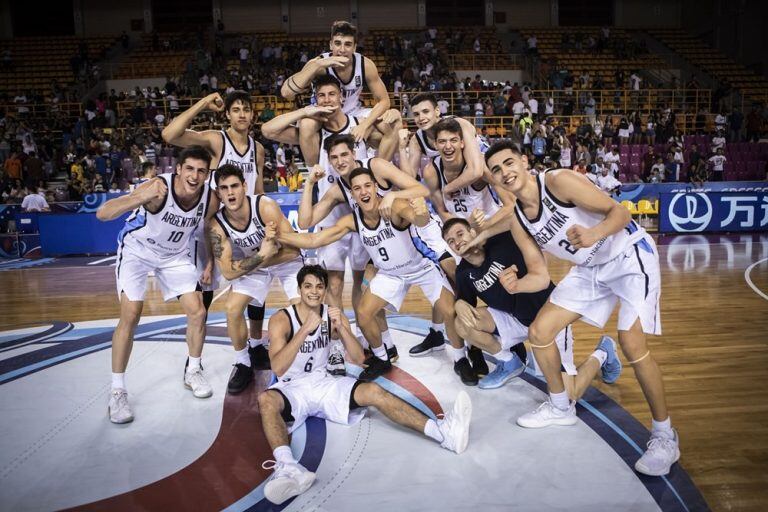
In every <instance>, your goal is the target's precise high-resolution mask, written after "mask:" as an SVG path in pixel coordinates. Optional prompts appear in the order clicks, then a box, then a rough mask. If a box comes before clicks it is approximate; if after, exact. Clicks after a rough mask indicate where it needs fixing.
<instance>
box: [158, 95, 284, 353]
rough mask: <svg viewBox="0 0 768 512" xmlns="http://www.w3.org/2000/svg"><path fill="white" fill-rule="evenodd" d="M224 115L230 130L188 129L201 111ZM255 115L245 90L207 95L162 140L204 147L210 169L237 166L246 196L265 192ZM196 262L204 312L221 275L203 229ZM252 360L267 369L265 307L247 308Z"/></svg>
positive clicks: (198, 235) (213, 185)
mask: <svg viewBox="0 0 768 512" xmlns="http://www.w3.org/2000/svg"><path fill="white" fill-rule="evenodd" d="M206 110H208V111H211V112H221V111H222V110H223V111H224V112H225V115H226V117H227V122H228V123H229V127H228V128H227V129H225V130H204V131H200V132H197V131H194V130H190V129H189V127H190V126H191V125H192V123H193V122H194V120H195V117H197V116H198V115H199V114H201V113H202V112H205V111H206ZM253 119H254V113H253V105H252V104H251V96H250V94H248V93H247V92H246V91H233V92H231V93H229V94H227V97H226V99H224V100H222V98H221V95H220V94H219V93H217V92H216V93H213V94H209V95H208V96H206V97H205V98H202V99H201V100H200V101H198V102H197V103H195V104H194V105H193V106H192V107H191V108H190V109H188V110H186V111H185V112H182V113H181V114H179V115H178V116H177V117H175V118H174V119H173V120H172V121H171V122H170V123H169V124H168V126H166V127H165V128H164V129H163V140H165V141H166V142H167V143H169V144H174V145H176V146H181V147H187V146H189V145H191V144H198V145H200V146H203V147H204V148H207V149H208V150H209V151H210V152H211V153H212V154H213V155H214V157H213V160H212V165H211V169H214V170H215V169H216V168H218V167H220V166H222V165H225V164H231V165H234V166H236V167H239V168H240V169H241V170H242V171H243V177H244V178H245V182H246V186H247V190H246V193H247V194H248V195H252V194H263V193H264V146H262V145H261V144H260V143H259V142H257V141H255V140H253V137H251V136H250V130H251V127H252V125H253ZM210 186H211V188H213V189H214V190H215V189H216V180H215V172H212V173H211V180H210ZM195 238H196V246H195V255H196V259H195V262H196V264H197V267H198V271H199V272H200V274H201V281H202V285H203V299H204V301H205V307H206V310H207V309H208V307H210V305H211V302H212V301H213V292H214V291H215V290H216V289H217V288H218V287H219V285H221V284H222V283H221V280H220V276H219V275H218V274H217V272H216V269H215V267H214V265H213V258H211V257H209V251H208V250H209V247H208V244H207V241H206V239H205V233H204V229H203V226H200V228H199V230H198V232H197V233H196V234H195ZM248 319H249V320H250V338H249V340H248V344H249V347H250V348H251V357H252V360H253V363H254V365H255V367H258V368H269V359H268V356H267V350H266V348H264V343H265V340H264V339H263V335H262V324H263V321H264V306H263V305H262V306H257V305H255V304H254V305H249V306H248Z"/></svg>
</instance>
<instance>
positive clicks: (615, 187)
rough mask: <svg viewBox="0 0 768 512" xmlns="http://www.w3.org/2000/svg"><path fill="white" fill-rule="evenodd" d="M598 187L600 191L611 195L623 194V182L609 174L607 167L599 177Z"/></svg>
mask: <svg viewBox="0 0 768 512" xmlns="http://www.w3.org/2000/svg"><path fill="white" fill-rule="evenodd" d="M597 186H598V188H599V189H600V190H602V191H603V192H605V193H606V194H609V195H612V194H618V193H619V192H621V182H620V181H619V180H617V179H616V178H615V177H614V176H613V175H612V174H611V173H610V172H609V170H608V168H607V167H604V168H603V170H602V171H601V173H600V174H599V175H598V176H597Z"/></svg>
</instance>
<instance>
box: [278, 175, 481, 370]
mask: <svg viewBox="0 0 768 512" xmlns="http://www.w3.org/2000/svg"><path fill="white" fill-rule="evenodd" d="M349 184H350V186H351V189H352V196H353V198H354V200H355V202H356V203H357V205H358V208H355V209H354V210H353V213H352V214H351V215H347V216H345V217H342V218H341V219H340V220H339V221H337V222H336V223H335V224H334V225H333V226H330V227H328V228H326V229H323V230H322V231H320V232H317V233H306V234H303V233H294V232H285V231H282V230H280V231H279V232H278V240H279V241H280V242H281V243H287V244H290V245H293V246H295V247H299V248H302V249H313V248H317V247H322V246H324V245H328V244H331V243H333V242H335V241H337V240H340V239H341V238H342V237H344V236H346V235H347V234H349V233H356V234H357V236H358V237H359V238H360V240H361V241H362V244H363V247H364V248H365V250H366V252H367V254H368V256H369V258H370V259H371V260H372V261H373V265H374V266H375V267H376V269H378V272H377V273H376V276H375V277H374V278H373V279H372V280H371V282H370V285H369V286H368V288H367V289H366V290H365V292H363V296H362V298H361V299H360V304H359V306H358V318H359V319H360V327H361V328H362V330H363V334H364V335H365V338H366V339H367V340H368V342H369V343H370V345H371V349H372V350H373V356H372V357H370V358H368V359H367V360H366V368H365V370H363V372H362V373H361V374H360V379H361V380H366V381H370V380H373V379H375V378H376V377H379V376H380V375H383V374H384V373H386V372H388V371H389V370H390V369H391V368H392V364H391V362H390V360H389V357H388V355H387V351H386V350H385V348H384V347H383V346H382V342H381V332H380V331H379V329H378V325H377V323H376V314H377V313H378V312H379V311H380V310H382V309H384V308H387V309H390V310H393V311H399V310H400V307H401V306H402V303H403V300H404V299H405V295H406V293H407V292H408V290H409V289H410V287H411V286H414V285H416V286H419V287H420V288H421V290H422V292H423V293H424V295H425V296H426V298H427V299H428V300H429V302H430V304H432V306H433V307H436V308H437V309H438V310H439V311H440V313H441V314H442V315H443V318H445V324H446V330H447V331H448V339H449V340H450V342H451V347H450V348H449V350H450V352H451V356H452V359H453V361H454V371H455V372H456V373H457V374H458V375H459V376H460V378H461V380H462V382H463V383H465V384H467V385H473V384H477V378H476V376H475V375H474V372H473V371H472V366H471V365H470V363H469V360H468V359H467V352H466V349H465V347H464V341H463V340H462V339H461V338H460V337H459V336H458V335H457V334H456V330H455V329H454V317H455V312H454V308H453V302H454V300H453V290H452V289H451V286H450V284H449V283H448V280H447V278H446V277H445V275H444V274H443V272H442V271H441V270H440V267H438V266H437V264H436V263H434V262H433V261H432V260H430V259H429V258H427V257H425V256H424V255H423V254H422V253H421V252H419V250H418V249H417V248H416V245H415V244H414V242H413V240H412V238H411V234H410V230H409V227H410V226H411V225H412V224H415V225H420V226H423V225H425V224H426V223H427V222H428V221H429V211H428V210H427V205H426V203H425V202H424V200H423V199H416V200H412V201H406V200H404V199H397V200H395V202H394V203H393V205H392V209H391V212H390V216H389V219H385V218H383V217H382V216H381V213H380V212H379V206H380V204H381V198H380V196H379V194H378V186H377V183H376V178H375V176H374V175H373V173H372V172H371V171H370V169H366V168H364V167H360V168H357V169H355V170H354V171H352V173H351V174H350V176H349Z"/></svg>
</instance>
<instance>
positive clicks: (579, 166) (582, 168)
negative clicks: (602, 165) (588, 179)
mask: <svg viewBox="0 0 768 512" xmlns="http://www.w3.org/2000/svg"><path fill="white" fill-rule="evenodd" d="M573 170H574V171H576V172H577V173H579V174H582V175H584V176H586V174H587V172H589V167H588V166H587V161H586V160H584V159H583V158H582V159H580V160H579V161H578V162H576V165H574V166H573Z"/></svg>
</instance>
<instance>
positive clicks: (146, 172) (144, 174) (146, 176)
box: [134, 160, 157, 188]
mask: <svg viewBox="0 0 768 512" xmlns="http://www.w3.org/2000/svg"><path fill="white" fill-rule="evenodd" d="M155 176H157V166H156V165H155V163H154V162H150V161H149V160H147V161H146V162H141V177H140V178H139V179H138V180H136V185H134V188H135V187H137V186H139V185H141V184H142V183H145V182H147V181H149V180H151V179H152V178H154V177H155Z"/></svg>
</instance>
